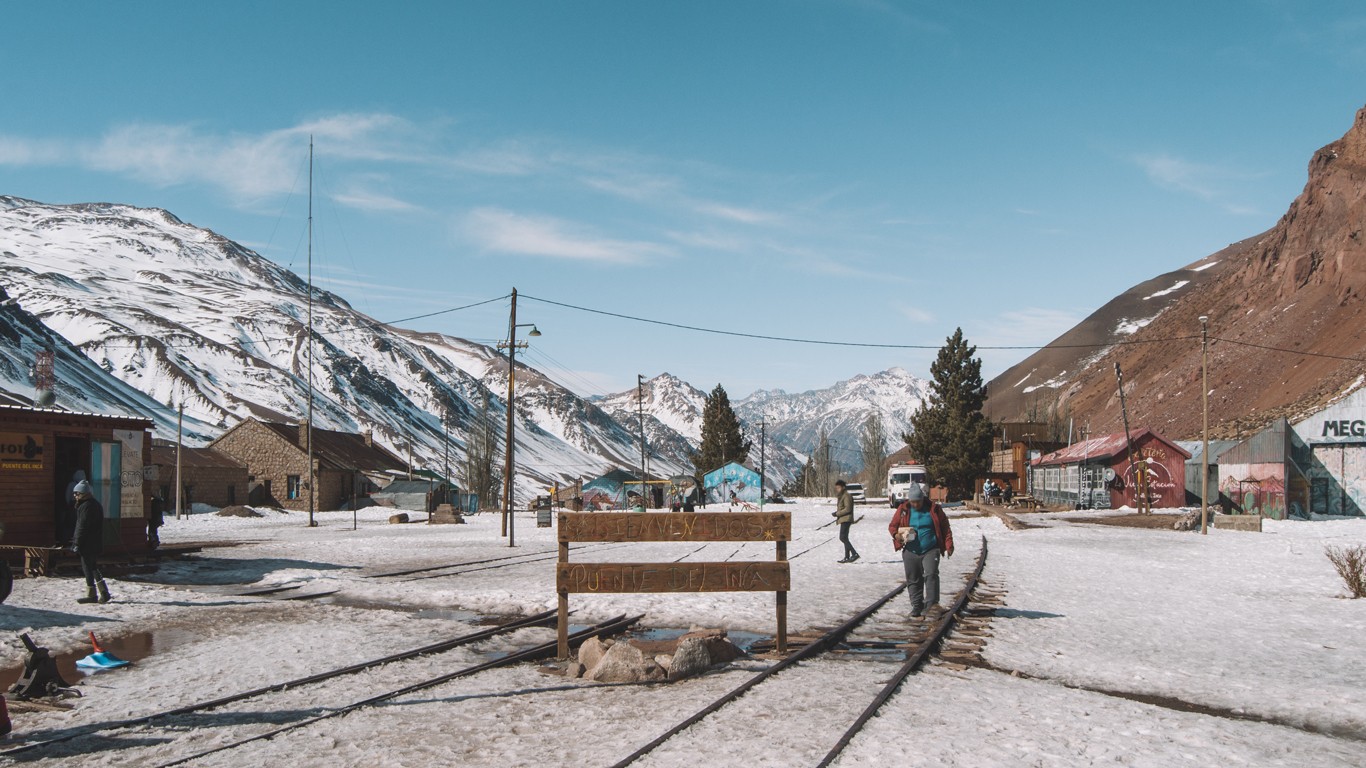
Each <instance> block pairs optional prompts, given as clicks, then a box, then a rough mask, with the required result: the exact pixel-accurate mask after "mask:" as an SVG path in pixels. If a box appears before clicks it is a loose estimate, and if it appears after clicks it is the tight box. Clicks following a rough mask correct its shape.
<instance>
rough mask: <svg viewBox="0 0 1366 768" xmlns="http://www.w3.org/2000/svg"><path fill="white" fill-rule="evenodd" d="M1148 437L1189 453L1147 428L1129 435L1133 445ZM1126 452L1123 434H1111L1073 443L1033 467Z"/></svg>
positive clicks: (1110, 456) (1111, 455)
mask: <svg viewBox="0 0 1366 768" xmlns="http://www.w3.org/2000/svg"><path fill="white" fill-rule="evenodd" d="M1148 435H1152V436H1153V437H1154V438H1156V439H1158V440H1161V441H1162V442H1164V443H1166V444H1168V445H1170V446H1172V447H1173V448H1175V449H1177V450H1178V451H1181V453H1183V454H1189V453H1190V452H1189V451H1187V450H1185V449H1184V448H1182V447H1181V446H1179V445H1177V444H1176V443H1173V442H1171V441H1170V440H1168V439H1166V438H1164V437H1162V436H1161V435H1159V434H1157V433H1156V432H1154V431H1152V430H1151V429H1148V428H1147V427H1140V428H1139V429H1137V430H1135V431H1133V432H1131V433H1130V437H1131V439H1132V441H1133V443H1134V445H1137V444H1138V443H1141V442H1143V438H1144V437H1146V436H1148ZM1128 450H1129V443H1128V442H1127V441H1125V439H1124V433H1123V432H1112V433H1110V434H1108V435H1101V436H1099V437H1093V438H1091V439H1089V440H1083V441H1082V442H1080V443H1073V444H1071V445H1069V446H1068V447H1066V448H1063V449H1062V450H1058V451H1054V452H1052V453H1050V454H1048V455H1046V456H1042V457H1040V458H1039V460H1038V461H1036V462H1035V463H1034V464H1035V466H1048V465H1052V464H1079V463H1081V462H1083V461H1102V460H1105V459H1110V458H1113V457H1115V456H1118V455H1120V454H1122V453H1126V452H1127V451H1128Z"/></svg>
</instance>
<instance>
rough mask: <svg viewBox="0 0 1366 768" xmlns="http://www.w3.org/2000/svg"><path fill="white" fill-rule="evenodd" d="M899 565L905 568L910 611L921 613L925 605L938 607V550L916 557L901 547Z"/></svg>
mask: <svg viewBox="0 0 1366 768" xmlns="http://www.w3.org/2000/svg"><path fill="white" fill-rule="evenodd" d="M901 563H902V565H904V566H905V567H906V591H907V592H909V593H910V595H911V611H912V612H913V613H921V612H923V611H924V610H925V607H926V605H938V604H939V548H938V547H935V548H934V549H931V550H930V551H929V552H926V553H925V554H923V555H917V554H916V553H914V552H912V551H911V548H910V547H902V548H901Z"/></svg>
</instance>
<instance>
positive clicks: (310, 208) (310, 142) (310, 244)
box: [306, 135, 318, 528]
mask: <svg viewBox="0 0 1366 768" xmlns="http://www.w3.org/2000/svg"><path fill="white" fill-rule="evenodd" d="M306 440H307V442H308V527H309V528H312V527H314V526H316V525H317V524H318V521H316V520H314V519H313V510H314V504H315V500H316V499H317V495H316V494H314V492H313V486H314V485H315V484H316V483H315V478H314V476H313V136H312V135H310V136H309V137H308V436H307V438H306Z"/></svg>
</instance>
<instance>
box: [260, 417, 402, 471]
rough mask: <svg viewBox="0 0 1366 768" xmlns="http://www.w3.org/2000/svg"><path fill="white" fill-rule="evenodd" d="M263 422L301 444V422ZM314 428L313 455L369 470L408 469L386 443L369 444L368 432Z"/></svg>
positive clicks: (338, 465) (350, 467)
mask: <svg viewBox="0 0 1366 768" xmlns="http://www.w3.org/2000/svg"><path fill="white" fill-rule="evenodd" d="M261 424H262V425H264V426H265V427H266V428H267V429H269V430H271V431H272V432H274V433H276V434H277V435H279V436H280V437H281V438H283V439H284V440H286V441H288V442H289V443H291V444H294V445H298V442H297V441H298V439H299V428H300V426H301V425H298V424H281V423H280V422H277V421H263V422H261ZM312 431H313V455H314V456H315V457H317V458H319V459H321V460H322V461H326V462H328V463H330V464H333V465H334V466H337V467H339V468H342V469H360V470H367V471H372V470H379V471H384V470H390V469H394V470H397V469H406V468H407V465H406V464H404V463H403V462H402V461H401V460H400V459H399V458H398V457H397V456H395V455H393V454H392V453H389V452H388V451H386V450H384V448H383V447H382V446H380V445H366V444H365V436H364V435H358V434H355V433H353V432H337V431H335V430H331V429H323V428H321V427H314V428H313V430H312ZM300 447H303V446H300Z"/></svg>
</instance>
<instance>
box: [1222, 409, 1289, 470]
mask: <svg viewBox="0 0 1366 768" xmlns="http://www.w3.org/2000/svg"><path fill="white" fill-rule="evenodd" d="M1289 431H1290V422H1288V421H1286V420H1285V419H1276V420H1275V421H1273V422H1271V425H1270V426H1268V427H1267V428H1266V429H1263V430H1262V431H1261V432H1258V433H1257V434H1255V435H1253V436H1252V437H1249V438H1248V439H1246V440H1244V441H1243V442H1241V443H1239V444H1238V445H1236V446H1234V447H1233V448H1230V449H1228V450H1227V451H1225V452H1224V457H1223V458H1224V461H1225V462H1226V463H1229V464H1276V463H1279V462H1283V461H1285V460H1286V458H1287V457H1288V456H1289V455H1290V442H1289V438H1288V437H1287V433H1288V432H1289Z"/></svg>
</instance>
